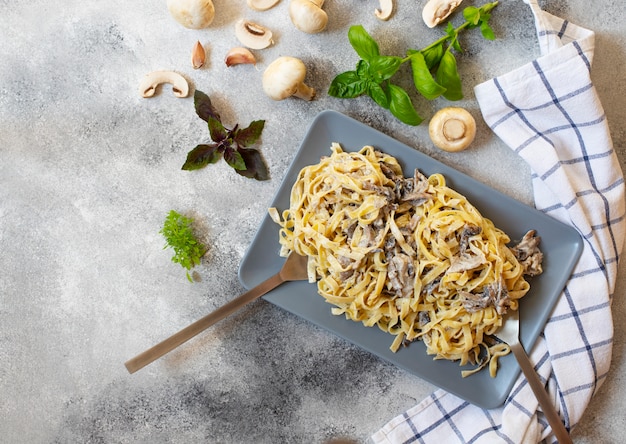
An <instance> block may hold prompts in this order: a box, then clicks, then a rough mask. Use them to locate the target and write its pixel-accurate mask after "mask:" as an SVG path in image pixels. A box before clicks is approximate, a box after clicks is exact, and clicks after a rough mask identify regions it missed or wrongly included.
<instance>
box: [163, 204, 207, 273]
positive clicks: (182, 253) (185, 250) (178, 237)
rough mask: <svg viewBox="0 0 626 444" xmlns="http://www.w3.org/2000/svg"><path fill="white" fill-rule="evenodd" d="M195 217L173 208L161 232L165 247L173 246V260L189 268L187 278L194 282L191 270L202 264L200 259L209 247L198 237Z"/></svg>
mask: <svg viewBox="0 0 626 444" xmlns="http://www.w3.org/2000/svg"><path fill="white" fill-rule="evenodd" d="M192 224H193V219H192V218H190V217H185V216H183V215H181V214H179V213H177V212H176V211H174V210H171V211H170V212H169V214H168V215H167V217H166V218H165V222H164V223H163V228H162V229H161V231H160V233H161V234H162V235H163V237H164V238H165V246H164V247H163V248H164V249H165V248H172V249H173V250H174V256H172V262H175V263H177V264H180V265H181V266H182V267H183V268H185V269H186V270H187V279H189V281H190V282H193V279H192V278H191V275H190V274H189V270H191V269H192V268H193V267H195V266H196V265H199V264H200V259H201V258H202V256H204V254H205V253H206V252H207V248H206V247H205V246H204V245H203V244H202V243H201V242H200V241H198V239H197V238H196V236H195V234H194V232H193V228H192Z"/></svg>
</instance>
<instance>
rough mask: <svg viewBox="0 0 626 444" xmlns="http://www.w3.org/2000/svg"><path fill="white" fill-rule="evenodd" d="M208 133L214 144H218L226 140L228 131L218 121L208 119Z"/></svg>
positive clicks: (211, 118)
mask: <svg viewBox="0 0 626 444" xmlns="http://www.w3.org/2000/svg"><path fill="white" fill-rule="evenodd" d="M208 122H209V132H210V133H211V140H213V142H216V143H220V142H222V141H223V140H225V139H227V138H228V136H229V135H230V134H229V131H228V130H227V129H226V127H224V125H222V122H220V121H219V120H217V119H215V118H213V117H209V120H208Z"/></svg>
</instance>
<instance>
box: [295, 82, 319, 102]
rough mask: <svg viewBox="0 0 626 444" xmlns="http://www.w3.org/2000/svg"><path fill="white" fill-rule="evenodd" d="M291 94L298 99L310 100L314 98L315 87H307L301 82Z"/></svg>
mask: <svg viewBox="0 0 626 444" xmlns="http://www.w3.org/2000/svg"><path fill="white" fill-rule="evenodd" d="M293 95H294V96H295V97H298V98H300V99H303V100H308V101H311V100H313V99H314V98H315V89H313V88H311V87H309V86H308V85H306V84H304V83H301V84H300V85H298V89H297V90H296V92H295V93H294V94H293Z"/></svg>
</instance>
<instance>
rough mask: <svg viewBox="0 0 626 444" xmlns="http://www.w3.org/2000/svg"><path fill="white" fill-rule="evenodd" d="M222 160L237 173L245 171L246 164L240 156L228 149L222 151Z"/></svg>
mask: <svg viewBox="0 0 626 444" xmlns="http://www.w3.org/2000/svg"><path fill="white" fill-rule="evenodd" d="M224 160H225V161H226V163H227V164H228V165H230V166H231V167H232V168H234V169H235V170H237V171H239V170H245V169H246V162H245V161H244V160H243V157H241V154H239V152H238V151H237V150H234V149H232V148H230V147H229V148H226V150H225V151H224Z"/></svg>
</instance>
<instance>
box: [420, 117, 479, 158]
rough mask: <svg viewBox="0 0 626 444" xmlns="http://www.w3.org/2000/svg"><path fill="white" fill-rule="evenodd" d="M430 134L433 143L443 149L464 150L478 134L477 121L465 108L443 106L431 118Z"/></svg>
mask: <svg viewBox="0 0 626 444" xmlns="http://www.w3.org/2000/svg"><path fill="white" fill-rule="evenodd" d="M428 134H429V135H430V139H431V140H432V141H433V143H434V144H435V145H436V146H437V147H439V148H441V149H442V150H444V151H450V152H456V151H462V150H464V149H465V148H467V147H468V146H469V145H470V144H471V143H472V142H473V140H474V137H475V136H476V121H475V120H474V117H472V115H471V114H470V113H469V112H468V111H467V110H465V109H463V108H456V107H449V108H443V109H440V110H439V111H437V113H435V115H434V116H433V118H432V119H431V120H430V123H429V125H428Z"/></svg>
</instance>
